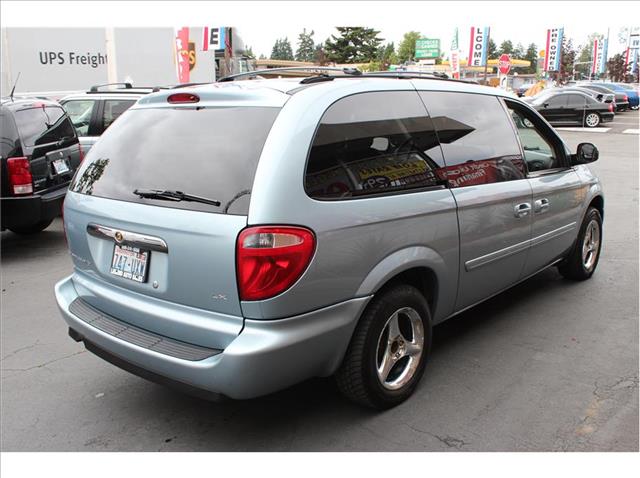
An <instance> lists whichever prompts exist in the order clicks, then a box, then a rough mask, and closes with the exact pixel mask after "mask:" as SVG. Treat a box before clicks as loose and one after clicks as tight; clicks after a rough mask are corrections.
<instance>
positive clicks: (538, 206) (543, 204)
mask: <svg viewBox="0 0 640 478" xmlns="http://www.w3.org/2000/svg"><path fill="white" fill-rule="evenodd" d="M547 209H549V200H548V199H547V198H542V199H537V200H536V201H535V202H534V203H533V211H534V212H545V211H546V210H547Z"/></svg>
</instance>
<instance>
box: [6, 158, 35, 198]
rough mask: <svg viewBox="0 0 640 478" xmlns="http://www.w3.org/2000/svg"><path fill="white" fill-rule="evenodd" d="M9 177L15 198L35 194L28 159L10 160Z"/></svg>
mask: <svg viewBox="0 0 640 478" xmlns="http://www.w3.org/2000/svg"><path fill="white" fill-rule="evenodd" d="M7 176H8V178H9V187H10V188H11V192H12V193H13V194H14V195H15V196H20V195H24V194H31V193H33V176H31V165H30V164H29V160H28V159H27V158H25V157H22V158H8V159H7Z"/></svg>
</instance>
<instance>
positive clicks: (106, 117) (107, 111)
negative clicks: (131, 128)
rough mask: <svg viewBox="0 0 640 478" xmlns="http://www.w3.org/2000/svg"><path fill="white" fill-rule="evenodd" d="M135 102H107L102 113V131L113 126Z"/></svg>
mask: <svg viewBox="0 0 640 478" xmlns="http://www.w3.org/2000/svg"><path fill="white" fill-rule="evenodd" d="M134 103H135V100H105V101H104V110H103V112H102V131H104V130H105V129H107V128H108V127H109V126H111V123H113V122H114V121H115V120H116V119H117V118H118V116H120V115H121V114H122V113H124V112H125V111H127V110H128V109H129V108H131V107H132V106H133V105H134Z"/></svg>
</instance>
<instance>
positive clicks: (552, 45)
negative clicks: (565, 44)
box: [544, 27, 564, 71]
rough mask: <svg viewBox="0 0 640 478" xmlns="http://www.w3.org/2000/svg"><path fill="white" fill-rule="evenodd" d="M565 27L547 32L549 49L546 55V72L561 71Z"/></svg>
mask: <svg viewBox="0 0 640 478" xmlns="http://www.w3.org/2000/svg"><path fill="white" fill-rule="evenodd" d="M563 35H564V27H562V28H550V29H549V30H547V48H546V49H545V55H544V71H560V57H561V56H562V37H563Z"/></svg>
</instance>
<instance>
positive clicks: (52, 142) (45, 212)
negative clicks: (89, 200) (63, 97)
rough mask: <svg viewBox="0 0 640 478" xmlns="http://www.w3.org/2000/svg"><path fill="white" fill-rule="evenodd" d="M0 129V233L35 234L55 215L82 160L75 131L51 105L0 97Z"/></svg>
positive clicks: (38, 101)
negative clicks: (6, 231) (0, 133)
mask: <svg viewBox="0 0 640 478" xmlns="http://www.w3.org/2000/svg"><path fill="white" fill-rule="evenodd" d="M0 131H1V132H2V141H1V144H0V148H1V149H0V158H1V168H2V181H1V190H0V196H1V201H2V202H1V209H2V223H1V225H2V230H5V229H9V230H11V231H13V232H15V233H17V234H32V233H36V232H40V231H42V230H44V229H46V228H47V227H48V226H49V224H51V222H52V221H53V219H54V218H55V217H56V216H59V215H60V213H61V211H62V203H63V201H64V197H65V194H66V192H67V187H68V185H69V182H70V181H71V178H72V176H73V174H74V173H75V170H76V169H77V167H78V166H79V165H80V162H81V161H82V150H81V148H80V145H79V143H78V137H77V135H76V132H75V129H74V127H73V125H72V124H71V121H70V120H69V117H68V116H67V114H66V113H65V111H64V110H63V109H62V107H61V106H60V105H59V104H58V103H56V102H53V101H48V100H43V99H34V98H3V99H2V103H1V104H0Z"/></svg>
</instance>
